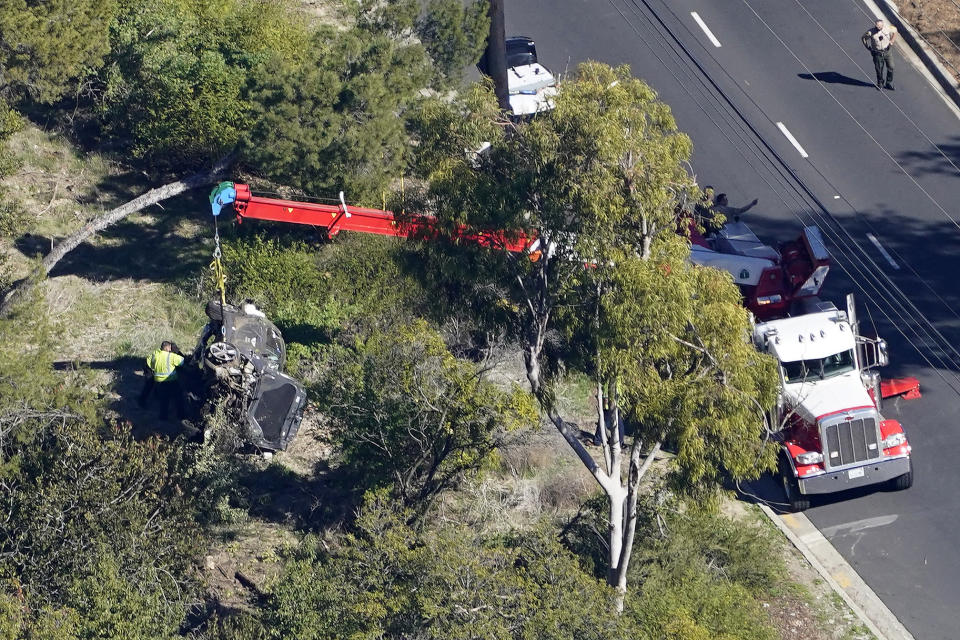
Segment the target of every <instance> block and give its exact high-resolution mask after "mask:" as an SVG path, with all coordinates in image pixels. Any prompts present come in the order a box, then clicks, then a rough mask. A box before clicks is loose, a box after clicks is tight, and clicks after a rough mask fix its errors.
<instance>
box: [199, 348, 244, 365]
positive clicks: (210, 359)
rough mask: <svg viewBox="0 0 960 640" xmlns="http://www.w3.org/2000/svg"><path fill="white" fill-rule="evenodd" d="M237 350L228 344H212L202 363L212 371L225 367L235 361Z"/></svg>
mask: <svg viewBox="0 0 960 640" xmlns="http://www.w3.org/2000/svg"><path fill="white" fill-rule="evenodd" d="M238 353H239V352H238V351H237V348H236V347H235V346H233V345H232V344H230V343H229V342H214V343H213V344H211V345H210V346H209V347H207V350H206V352H205V353H204V355H203V359H204V362H206V363H208V364H209V365H210V366H211V367H213V368H214V369H216V368H219V367H226V366H228V365H231V364H233V363H235V362H236V361H237V355H238Z"/></svg>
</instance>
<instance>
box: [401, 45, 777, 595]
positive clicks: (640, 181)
mask: <svg viewBox="0 0 960 640" xmlns="http://www.w3.org/2000/svg"><path fill="white" fill-rule="evenodd" d="M485 143H489V144H485ZM419 145H420V146H419V149H418V150H419V152H420V159H421V161H422V163H423V164H422V165H421V166H422V168H423V172H424V178H425V179H426V180H427V181H428V184H429V187H428V189H427V190H426V192H425V194H424V196H423V197H424V200H423V206H424V207H426V208H427V209H428V210H430V211H431V212H432V213H434V214H435V215H436V217H437V220H438V225H439V226H440V227H441V228H445V229H446V231H447V232H448V233H449V234H450V235H451V236H455V235H456V234H454V233H453V231H454V229H455V228H457V227H460V228H461V235H462V227H463V226H464V225H465V226H466V227H467V228H468V229H470V230H473V231H476V232H489V231H494V230H508V231H506V233H505V236H502V239H511V238H512V239H515V238H516V237H521V236H522V237H524V238H526V239H527V240H528V241H532V242H533V244H532V245H531V249H534V250H533V251H529V252H527V253H521V254H518V253H509V252H503V251H501V252H497V251H486V250H483V249H482V248H475V247H474V248H471V247H468V246H458V245H451V244H449V243H447V244H444V243H439V244H437V245H436V246H435V247H431V246H425V248H424V251H425V252H426V254H427V255H428V256H430V259H429V260H428V264H429V265H432V266H433V267H434V268H433V270H432V271H430V274H431V276H432V277H435V278H436V279H437V280H438V282H440V283H443V284H447V285H449V286H448V290H449V291H452V292H454V293H455V295H457V296H459V298H460V300H462V301H463V302H464V304H465V305H466V306H468V307H470V308H471V309H473V310H474V312H475V314H476V317H477V319H478V321H483V322H491V323H494V324H499V325H500V326H502V327H504V328H505V329H506V330H507V331H509V332H510V333H511V334H512V336H513V337H514V338H515V339H516V340H517V341H518V343H519V344H520V346H521V348H522V351H523V358H524V365H525V370H526V377H527V381H528V383H529V386H530V389H531V391H532V392H533V394H534V396H535V397H536V398H537V400H538V401H539V404H540V406H541V408H542V410H543V412H544V413H545V414H546V416H547V417H548V418H549V420H550V421H551V422H552V423H553V424H554V425H555V426H556V428H557V429H558V431H559V432H560V433H561V434H562V435H563V438H564V439H565V440H566V442H567V444H568V445H569V447H570V448H571V449H572V450H573V452H574V453H575V454H576V455H577V457H578V458H579V459H580V461H581V462H582V463H583V464H584V466H585V467H586V468H587V469H588V470H589V472H590V473H591V474H592V475H593V477H594V478H595V479H596V481H597V483H598V484H599V485H600V487H601V488H602V490H603V491H604V493H605V494H606V495H607V497H608V498H609V519H608V520H609V521H608V532H607V545H608V576H607V580H608V582H609V583H610V584H611V585H613V586H615V587H617V589H618V591H619V594H620V598H619V600H618V608H621V609H622V606H623V596H624V594H625V593H626V580H627V568H628V566H629V560H630V555H631V551H632V541H633V533H634V528H635V523H636V504H637V496H638V492H639V491H640V490H641V480H643V478H644V477H645V475H646V474H647V472H648V470H649V469H650V468H651V464H652V462H653V459H654V457H655V456H656V455H657V453H658V451H659V450H660V449H661V447H662V446H663V444H664V443H665V442H669V443H672V444H673V445H674V446H675V447H676V449H677V453H678V455H677V457H676V458H675V460H674V461H673V463H672V465H671V469H670V473H669V475H668V477H669V479H670V481H671V482H672V486H673V487H674V489H682V490H684V491H686V492H690V493H693V494H696V495H699V496H710V495H712V494H714V493H715V490H716V489H717V487H718V486H719V482H720V481H721V480H722V478H723V477H724V474H727V473H729V474H732V475H733V476H734V477H743V476H750V475H754V474H756V473H758V472H759V470H761V469H763V468H764V467H766V466H768V465H769V464H771V461H772V447H771V446H769V445H768V443H766V442H765V441H764V440H763V438H762V436H763V435H764V433H765V430H764V427H765V425H764V418H763V411H762V408H763V407H765V406H767V405H768V404H769V403H770V402H772V397H773V396H772V394H773V392H774V388H775V380H774V376H773V368H772V364H771V363H770V362H769V361H768V360H766V359H764V358H763V356H761V355H760V354H758V353H757V352H756V351H755V350H753V349H752V348H751V347H750V345H749V344H748V342H747V340H746V333H747V330H748V316H747V313H746V311H744V310H743V308H742V307H741V306H740V305H739V293H738V291H737V289H736V288H735V286H734V284H733V282H732V280H731V279H730V277H729V276H728V275H726V274H723V273H721V272H718V271H713V270H708V269H701V268H695V267H692V266H690V265H689V264H688V261H687V257H688V254H689V243H688V241H687V240H686V238H685V237H684V236H683V235H682V234H678V233H677V231H678V229H681V228H682V227H683V225H682V212H683V211H684V209H685V208H686V207H687V206H688V205H689V203H692V202H693V201H694V199H695V198H696V197H697V188H696V185H695V183H694V180H693V178H692V177H691V172H690V171H689V167H688V159H689V157H690V153H691V142H690V140H689V138H688V137H687V136H685V135H684V134H682V133H680V132H679V131H678V130H677V128H676V124H675V121H674V119H673V116H672V115H671V112H670V109H669V107H668V106H667V105H665V104H664V103H663V102H660V101H659V100H658V99H657V96H656V93H655V92H654V91H653V90H652V89H651V88H650V87H649V86H648V85H646V84H645V83H643V82H642V81H640V80H638V79H635V78H633V77H631V76H630V72H629V69H628V68H626V67H619V68H615V69H614V68H611V67H608V66H606V65H602V64H597V63H586V64H583V65H581V66H580V67H579V69H578V70H577V73H576V76H575V77H573V78H570V79H568V80H566V81H565V82H563V83H562V84H561V85H560V90H559V95H558V96H557V97H556V106H555V108H554V109H553V110H551V111H549V112H546V113H542V114H540V115H538V116H537V117H535V118H534V119H532V120H530V121H527V122H520V123H517V122H514V121H510V120H508V119H506V118H505V117H503V115H502V114H501V113H500V112H499V111H498V110H497V108H496V105H495V103H494V102H493V100H492V97H491V95H490V92H489V88H488V87H487V88H486V89H483V88H480V89H477V90H476V91H474V92H473V93H472V94H470V95H467V96H466V97H465V98H464V100H463V101H462V102H459V103H454V104H447V103H441V102H435V103H433V104H431V105H430V106H429V107H428V108H426V109H424V112H423V115H422V119H421V122H420V137H419ZM473 149H483V150H482V151H471V152H468V153H466V154H465V153H464V150H473ZM490 237H491V238H493V239H494V243H496V241H497V239H499V238H501V236H497V235H496V234H493V235H491V236H490ZM568 369H575V370H579V371H582V372H584V373H586V374H588V375H590V376H591V377H592V379H593V380H594V382H595V385H596V393H595V395H596V400H597V414H598V419H599V422H600V429H599V435H600V436H601V438H600V439H601V447H600V450H599V453H598V454H596V455H594V453H592V451H591V450H590V449H588V448H587V446H586V445H585V444H584V442H583V441H582V437H581V436H582V434H581V432H580V431H579V429H578V428H577V427H576V426H575V425H572V424H571V423H570V422H569V421H568V419H566V418H565V417H564V415H562V412H561V408H560V407H561V403H560V401H559V398H558V396H557V383H558V382H559V381H560V380H561V379H562V377H563V374H564V372H565V371H566V370H568ZM621 413H623V414H625V415H626V416H627V417H629V418H632V420H631V423H632V429H631V437H630V438H629V439H627V440H625V441H624V442H623V443H621V441H620V438H618V437H614V435H615V433H616V429H611V428H610V426H611V425H616V424H618V423H619V420H620V418H621Z"/></svg>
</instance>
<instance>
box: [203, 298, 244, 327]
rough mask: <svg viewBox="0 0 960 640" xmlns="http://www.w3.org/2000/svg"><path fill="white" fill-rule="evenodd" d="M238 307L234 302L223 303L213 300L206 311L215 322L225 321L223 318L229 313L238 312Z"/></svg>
mask: <svg viewBox="0 0 960 640" xmlns="http://www.w3.org/2000/svg"><path fill="white" fill-rule="evenodd" d="M238 311H239V309H237V308H236V307H235V306H233V305H232V304H223V303H222V302H220V301H219V300H211V301H210V302H208V303H207V308H206V309H205V312H206V314H207V317H208V318H210V319H211V320H213V321H215V322H223V318H224V316H225V315H226V314H228V313H237V312H238Z"/></svg>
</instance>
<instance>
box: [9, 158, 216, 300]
mask: <svg viewBox="0 0 960 640" xmlns="http://www.w3.org/2000/svg"><path fill="white" fill-rule="evenodd" d="M233 157H234V154H230V155H227V156H224V157H223V158H221V159H220V160H218V161H217V162H216V164H214V166H213V167H211V168H210V169H209V170H207V171H203V172H201V173H195V174H193V175H192V176H189V177H188V178H184V179H183V180H179V181H177V182H171V183H169V184H165V185H163V186H162V187H157V188H156V189H151V190H150V191H147V192H146V193H144V194H143V195H140V196H137V197H136V198H134V199H133V200H130V201H129V202H125V203H124V204H122V205H120V206H119V207H117V208H116V209H112V210H111V211H108V212H107V213H105V214H103V215H102V216H99V217H97V218H94V219H93V220H91V221H89V222H87V223H86V224H85V225H83V226H82V227H80V229H79V230H77V231H76V232H74V233H73V234H71V235H70V236H68V237H67V238H65V239H64V240H62V241H61V242H60V243H59V244H57V246H55V247H54V248H53V250H52V251H50V253H48V254H47V255H46V256H45V257H44V258H43V261H42V262H41V263H40V267H39V268H38V269H37V271H35V272H34V273H33V274H31V276H30V277H27V278H24V279H23V280H20V281H19V282H16V283H15V284H14V285H13V286H12V287H10V289H9V290H7V291H6V292H5V293H4V294H3V297H2V301H0V317H4V316H7V315H9V314H10V312H11V311H12V309H13V306H14V305H15V303H16V301H17V300H20V299H22V298H23V296H24V295H25V294H27V293H28V292H29V291H30V290H31V289H32V288H33V287H34V285H36V283H37V282H40V281H41V280H42V279H43V278H44V277H46V276H47V275H48V274H49V273H50V272H51V271H52V270H53V268H54V267H55V266H56V265H57V263H58V262H60V260H62V259H63V258H64V256H66V255H67V254H68V253H70V252H71V251H73V250H74V249H76V248H77V247H78V246H79V245H80V243H82V242H84V241H85V240H87V239H89V238H90V237H91V236H93V235H95V234H96V233H98V232H100V231H103V230H104V229H106V228H107V227H109V226H110V225H112V224H114V223H116V222H119V221H120V220H123V219H124V218H126V217H127V216H129V215H130V214H131V213H136V212H137V211H140V210H142V209H145V208H147V207H149V206H150V205H153V204H157V203H158V202H162V201H163V200H167V199H168V198H172V197H173V196H177V195H180V194H181V193H183V192H185V191H189V190H191V189H196V188H197V187H203V186H207V185H210V184H214V183H216V182H217V181H218V180H219V179H220V178H221V177H222V176H223V174H224V172H225V171H226V169H227V168H228V167H229V166H230V163H231V162H233Z"/></svg>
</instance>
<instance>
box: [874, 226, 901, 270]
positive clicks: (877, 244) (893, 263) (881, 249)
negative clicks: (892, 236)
mask: <svg viewBox="0 0 960 640" xmlns="http://www.w3.org/2000/svg"><path fill="white" fill-rule="evenodd" d="M867 238H868V239H869V240H870V242H872V243H873V246H875V247H876V248H877V251H879V252H880V254H881V255H883V257H884V258H886V260H887V262H889V263H890V266H891V267H893V268H894V269H897V270H899V269H900V265H898V264H897V263H896V262H894V261H893V258H891V257H890V254H889V253H887V250H886V249H884V248H883V245H881V244H880V241H879V240H877V237H876V236H875V235H873V234H872V233H868V234H867Z"/></svg>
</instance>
